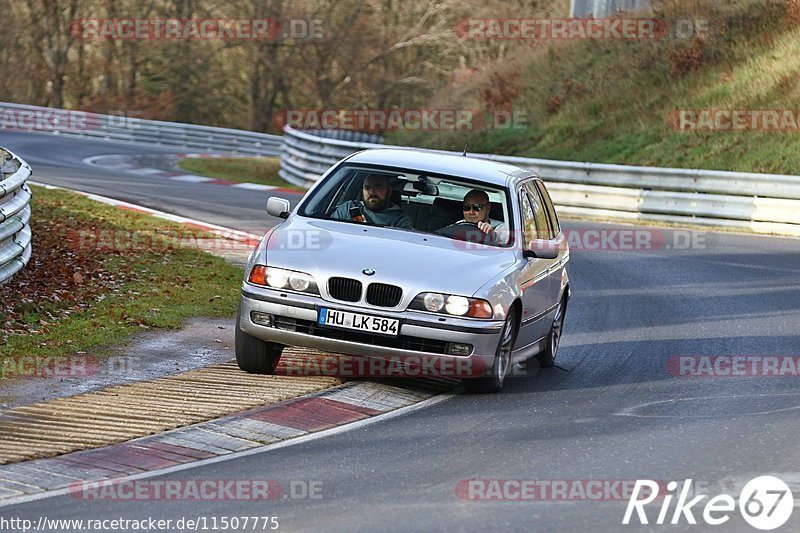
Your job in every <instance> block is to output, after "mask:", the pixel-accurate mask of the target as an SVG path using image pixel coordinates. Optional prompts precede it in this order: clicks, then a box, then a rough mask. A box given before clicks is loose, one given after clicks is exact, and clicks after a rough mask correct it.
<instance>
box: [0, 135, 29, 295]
mask: <svg viewBox="0 0 800 533" xmlns="http://www.w3.org/2000/svg"><path fill="white" fill-rule="evenodd" d="M0 159H1V160H2V163H1V164H2V166H0V285H2V284H3V283H5V282H7V281H8V280H10V279H11V277H12V276H13V275H14V274H16V273H17V272H19V271H20V270H22V268H23V267H24V266H25V265H26V264H28V261H29V260H30V258H31V227H30V225H29V224H28V222H29V221H30V218H31V207H30V200H31V191H30V189H29V188H28V184H27V181H28V179H29V178H30V176H31V167H29V166H28V164H27V163H26V162H25V161H23V160H22V159H20V158H19V157H17V156H16V155H14V154H13V153H11V152H9V151H8V150H4V149H2V148H0Z"/></svg>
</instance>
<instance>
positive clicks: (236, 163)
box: [180, 157, 305, 191]
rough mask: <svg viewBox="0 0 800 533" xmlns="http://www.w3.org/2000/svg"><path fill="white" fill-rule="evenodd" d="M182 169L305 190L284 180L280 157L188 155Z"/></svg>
mask: <svg viewBox="0 0 800 533" xmlns="http://www.w3.org/2000/svg"><path fill="white" fill-rule="evenodd" d="M180 167H181V169H182V170H185V171H187V172H191V173H192V174H199V175H201V176H208V177H210V178H217V179H223V180H228V181H235V182H237V183H258V184H260V185H273V186H275V187H282V188H284V189H294V190H297V191H304V190H305V189H303V188H302V187H298V186H297V185H293V184H291V183H289V182H288V181H284V180H283V179H281V177H280V176H279V175H278V171H279V170H280V168H281V160H280V158H279V157H187V158H186V159H183V160H181V162H180Z"/></svg>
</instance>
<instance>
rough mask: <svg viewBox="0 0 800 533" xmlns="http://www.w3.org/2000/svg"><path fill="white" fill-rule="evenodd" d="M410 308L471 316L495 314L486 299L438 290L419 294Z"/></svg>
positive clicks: (478, 316) (488, 316)
mask: <svg viewBox="0 0 800 533" xmlns="http://www.w3.org/2000/svg"><path fill="white" fill-rule="evenodd" d="M409 309H417V310H419V311H430V312H431V313H442V314H447V315H453V316H467V317H470V318H492V316H494V313H493V312H492V306H491V305H490V304H489V302H487V301H486V300H481V299H480V298H467V297H466V296H457V295H454V294H441V293H438V292H423V293H421V294H418V295H417V297H416V298H414V300H413V301H412V302H411V305H410V306H409Z"/></svg>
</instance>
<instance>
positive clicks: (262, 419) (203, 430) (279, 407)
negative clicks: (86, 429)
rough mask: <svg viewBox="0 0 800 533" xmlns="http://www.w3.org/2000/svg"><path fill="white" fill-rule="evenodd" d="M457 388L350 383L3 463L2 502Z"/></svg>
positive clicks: (404, 407) (294, 433)
mask: <svg viewBox="0 0 800 533" xmlns="http://www.w3.org/2000/svg"><path fill="white" fill-rule="evenodd" d="M454 386H455V385H454V382H452V381H426V382H424V383H419V382H418V383H416V384H413V383H410V384H409V388H400V387H394V386H391V385H386V384H382V383H372V382H357V383H348V384H345V385H342V386H340V387H336V388H334V389H329V390H326V391H322V392H317V393H314V394H312V395H309V396H305V397H302V398H295V399H292V400H287V401H285V402H282V403H279V404H275V405H269V406H265V407H258V408H255V409H250V410H248V411H244V412H242V413H238V414H235V415H232V416H227V417H223V418H219V419H217V420H211V421H208V422H201V423H199V424H195V425H192V426H188V427H184V428H180V429H176V430H172V431H168V432H166V433H162V434H160V435H155V436H149V437H143V438H140V439H135V440H132V441H128V442H125V443H122V444H115V445H112V446H107V447H104V448H96V449H93V450H85V451H79V452H73V453H69V454H66V455H61V456H58V457H52V458H47V459H36V460H33V461H27V462H24V463H14V464H8V465H0V507H4V506H8V505H14V504H19V503H23V502H26V501H32V500H38V499H42V498H48V497H53V496H60V495H64V494H69V493H72V494H73V496H75V495H76V494H75V493H76V492H79V491H80V490H81V487H82V486H84V484H86V483H91V482H104V481H107V480H113V481H114V482H117V483H121V482H125V481H130V480H135V479H142V478H147V477H153V476H157V475H159V476H160V475H164V474H169V473H172V472H178V471H181V470H186V469H189V468H194V467H197V466H201V465H205V464H209V463H216V462H221V461H226V460H231V459H236V458H239V457H243V456H246V455H253V454H257V453H264V452H268V451H270V450H274V449H276V448H283V447H285V446H290V445H293V444H298V443H301V442H307V441H309V440H313V439H317V438H323V437H326V436H330V435H332V434H335V433H341V432H343V431H349V430H352V429H357V428H360V427H363V426H365V425H368V424H372V423H374V422H378V421H382V420H386V419H388V418H393V417H395V416H399V415H402V414H406V413H409V412H412V411H415V410H418V409H423V408H426V407H429V406H431V405H433V404H437V403H440V402H443V401H446V400H449V399H450V398H452V397H453V396H454V394H453V392H451V391H452V389H453V388H454ZM76 497H80V495H77V496H76Z"/></svg>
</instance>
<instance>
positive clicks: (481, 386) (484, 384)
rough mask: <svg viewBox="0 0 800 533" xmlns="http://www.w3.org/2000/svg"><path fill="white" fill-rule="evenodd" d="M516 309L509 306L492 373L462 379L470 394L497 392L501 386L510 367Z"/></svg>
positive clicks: (514, 334) (514, 336)
mask: <svg viewBox="0 0 800 533" xmlns="http://www.w3.org/2000/svg"><path fill="white" fill-rule="evenodd" d="M516 337H517V335H516V310H515V309H514V307H511V308H510V309H509V311H508V316H507V317H506V322H505V324H503V330H502V332H501V333H500V341H499V342H498V343H497V351H496V353H495V356H494V364H493V365H492V375H491V376H487V377H483V378H471V379H465V380H463V381H462V385H464V389H465V390H466V391H467V392H469V393H471V394H484V393H488V392H499V391H500V390H501V389H502V388H503V381H504V380H505V378H506V376H507V375H508V371H509V369H510V368H511V349H512V348H513V347H514V341H515V340H516Z"/></svg>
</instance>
